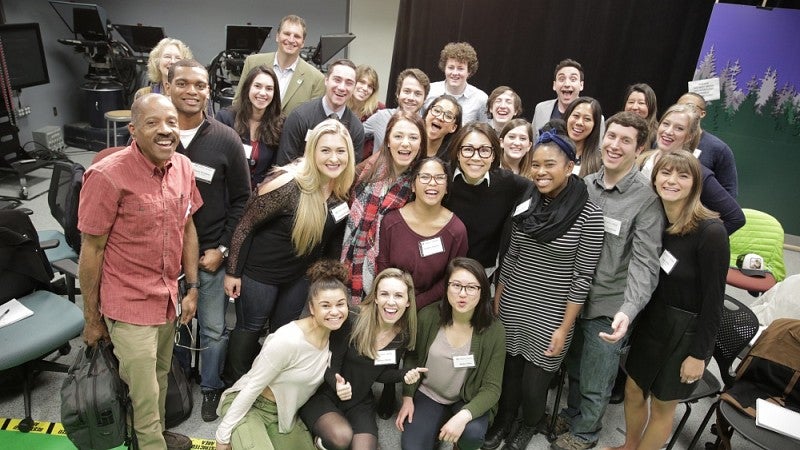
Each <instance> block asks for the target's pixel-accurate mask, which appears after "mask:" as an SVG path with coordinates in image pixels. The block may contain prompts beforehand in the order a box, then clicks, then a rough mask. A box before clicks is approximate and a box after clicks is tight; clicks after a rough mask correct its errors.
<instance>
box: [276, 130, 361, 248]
mask: <svg viewBox="0 0 800 450" xmlns="http://www.w3.org/2000/svg"><path fill="white" fill-rule="evenodd" d="M326 134H335V135H337V136H340V137H341V138H342V139H344V142H345V147H346V148H347V165H346V166H345V169H344V171H343V172H342V173H341V174H340V175H339V176H338V177H336V178H335V179H334V180H332V181H333V189H332V190H331V195H332V196H334V197H335V198H337V199H339V200H346V199H347V193H348V191H349V190H350V186H351V185H352V184H353V178H355V152H354V150H353V141H352V140H351V139H350V133H349V132H348V131H347V128H345V126H344V125H343V124H342V123H341V122H339V121H338V120H335V119H327V120H324V121H322V122H321V123H320V124H319V125H317V126H316V127H314V129H313V130H311V133H310V135H309V138H308V141H307V142H306V149H305V152H304V154H303V156H304V157H303V160H302V161H301V162H300V163H299V164H300V165H299V167H297V168H296V171H295V176H294V177H295V181H296V182H297V186H298V187H299V188H300V201H299V203H298V205H297V211H295V215H294V225H293V226H292V244H293V245H294V248H295V251H296V252H297V254H298V255H300V256H302V255H306V254H308V253H309V252H311V250H312V249H313V248H314V246H316V245H317V244H319V243H320V241H322V231H323V230H324V229H325V220H326V216H327V214H328V208H327V202H326V200H325V195H324V194H323V186H322V183H323V180H322V174H320V172H319V169H318V168H317V164H316V162H315V158H314V157H315V153H316V150H317V144H318V143H319V140H320V138H321V137H322V136H324V135H326ZM288 167H290V166H288Z"/></svg>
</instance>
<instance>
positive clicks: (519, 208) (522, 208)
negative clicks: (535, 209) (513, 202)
mask: <svg viewBox="0 0 800 450" xmlns="http://www.w3.org/2000/svg"><path fill="white" fill-rule="evenodd" d="M530 207H531V199H527V200H525V201H524V202H522V203H520V204H519V205H517V209H515V210H514V217H517V216H518V215H520V214H522V213H524V212H525V211H527V210H528V208H530Z"/></svg>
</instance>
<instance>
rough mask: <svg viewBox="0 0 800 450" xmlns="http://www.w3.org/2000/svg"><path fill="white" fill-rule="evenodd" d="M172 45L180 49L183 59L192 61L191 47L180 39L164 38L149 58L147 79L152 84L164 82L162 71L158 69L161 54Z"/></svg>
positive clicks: (151, 51)
mask: <svg viewBox="0 0 800 450" xmlns="http://www.w3.org/2000/svg"><path fill="white" fill-rule="evenodd" d="M170 45H174V46H175V47H178V52H180V54H181V58H183V59H192V58H193V56H192V51H191V50H190V49H189V47H188V46H187V45H186V44H184V43H183V42H181V41H180V40H178V39H172V38H164V39H162V40H160V41H158V44H156V46H155V47H153V49H152V50H150V56H149V57H148V58H147V79H149V80H150V81H151V82H152V83H161V82H163V81H164V80H163V79H162V78H161V77H162V76H161V69H159V68H158V62H159V60H160V59H161V54H162V53H164V50H165V49H166V48H167V47H169V46H170Z"/></svg>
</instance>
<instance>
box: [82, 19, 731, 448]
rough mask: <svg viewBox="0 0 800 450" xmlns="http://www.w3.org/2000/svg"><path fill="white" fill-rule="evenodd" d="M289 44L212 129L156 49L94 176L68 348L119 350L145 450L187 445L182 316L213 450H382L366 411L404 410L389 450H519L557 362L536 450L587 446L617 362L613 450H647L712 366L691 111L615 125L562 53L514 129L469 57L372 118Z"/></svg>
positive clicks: (719, 280) (342, 82) (364, 87)
mask: <svg viewBox="0 0 800 450" xmlns="http://www.w3.org/2000/svg"><path fill="white" fill-rule="evenodd" d="M305 37H306V25H305V22H304V21H303V19H302V18H300V17H297V16H293V15H290V16H287V17H284V18H283V19H282V21H281V23H280V25H279V27H278V32H277V35H276V42H277V44H278V49H277V51H276V52H275V53H268V54H256V55H251V56H249V57H248V58H247V59H246V61H245V64H244V69H243V72H242V76H241V80H240V83H239V86H238V88H237V91H236V96H235V99H234V103H233V105H232V106H231V107H229V108H224V109H222V110H220V111H219V112H217V114H216V118H212V117H211V116H210V114H209V107H208V96H209V79H208V72H207V71H206V69H205V67H204V66H203V65H202V64H200V63H199V62H197V61H195V60H193V59H191V52H190V51H189V49H188V47H187V46H186V45H184V44H183V43H182V42H180V41H178V40H175V39H169V38H168V39H165V40H163V41H162V42H161V43H159V45H158V46H156V47H155V48H154V49H153V51H152V52H151V54H150V63H149V71H148V73H149V75H150V79H151V81H152V85H151V86H149V87H146V88H143V90H142V91H141V92H140V93H137V98H136V100H135V101H134V103H133V106H132V108H131V110H132V114H131V116H132V121H131V124H130V125H129V128H130V131H131V134H132V137H133V141H132V143H131V145H130V146H129V147H126V148H125V149H123V150H120V151H118V152H116V153H114V154H112V155H110V156H107V157H105V158H104V159H102V160H101V161H99V162H97V163H96V164H93V165H92V166H91V167H90V168H89V169H88V170H87V172H86V175H85V181H84V187H83V190H82V194H81V201H80V208H79V228H80V230H81V231H82V233H83V236H84V244H83V250H82V252H81V256H80V258H81V260H80V281H81V288H82V292H83V298H84V311H85V317H86V328H85V330H84V339H85V340H86V342H87V343H88V344H89V345H94V344H95V343H96V342H97V341H98V340H100V339H110V340H111V341H112V342H113V344H114V348H115V354H116V355H117V357H118V358H119V360H120V375H121V377H122V379H123V380H124V381H125V382H126V383H128V385H129V387H130V395H131V399H132V401H133V407H134V423H133V425H134V429H135V431H136V433H137V436H138V437H139V444H140V447H141V448H143V449H150V448H153V449H155V448H159V449H163V448H169V449H177V448H188V447H187V446H186V445H187V442H188V438H186V437H185V436H181V435H179V434H176V433H172V432H169V431H165V430H164V402H165V394H166V378H167V373H168V371H169V368H170V361H171V358H172V356H173V339H174V336H175V333H176V328H177V329H180V328H181V327H182V326H184V325H185V324H188V323H189V322H190V321H191V319H192V318H193V317H194V316H195V314H196V315H197V319H198V331H199V342H198V343H197V347H198V348H200V349H201V351H200V387H201V391H202V393H203V403H202V406H201V416H202V418H203V420H205V421H209V422H210V421H215V420H217V419H218V415H221V416H222V417H221V420H220V423H219V427H218V429H217V432H216V440H217V448H218V449H228V448H234V449H236V448H267V449H269V448H279V449H280V448H292V449H302V448H309V449H313V448H315V447H316V448H327V449H347V448H352V449H375V448H377V447H378V438H377V422H376V416H377V417H381V418H389V417H391V416H392V415H393V414H394V413H395V412H396V413H397V415H396V421H395V424H396V426H397V428H398V429H399V430H400V431H402V439H401V442H402V447H403V448H405V449H426V448H434V447H435V443H436V441H437V440H439V441H446V442H453V443H457V445H458V448H460V449H462V450H466V449H478V448H487V449H493V448H497V447H499V445H500V444H501V443H502V442H505V448H509V449H524V448H525V447H526V446H527V444H528V442H529V441H530V440H531V438H532V436H533V435H534V434H536V433H537V432H538V431H539V430H540V429H541V427H542V423H544V422H545V405H546V400H547V392H548V388H549V386H550V384H551V381H552V379H553V376H554V375H555V373H556V372H557V371H558V370H559V368H560V367H562V366H563V367H565V368H566V370H567V372H568V374H569V395H568V401H567V408H565V409H564V410H563V411H560V412H557V411H554V414H558V417H557V426H558V428H559V429H560V431H561V433H560V436H559V438H558V439H557V440H556V441H555V442H553V443H552V447H553V448H554V449H582V448H591V447H594V446H595V445H596V444H597V441H598V435H599V432H600V429H601V427H602V417H603V414H604V413H605V410H606V407H607V406H608V404H609V400H610V397H611V390H612V386H613V385H614V382H615V379H616V378H617V374H618V366H619V361H620V359H619V355H620V353H621V351H622V350H623V348H624V347H625V346H626V345H628V344H630V346H631V349H630V352H629V355H628V357H627V363H626V366H625V373H623V376H625V375H627V381H626V384H625V394H626V395H625V409H626V422H627V423H626V425H627V435H626V441H625V444H624V448H642V449H644V448H660V447H661V446H662V444H663V443H664V442H665V441H666V439H667V437H668V435H669V433H670V430H671V424H672V417H673V415H674V410H675V406H676V404H677V401H678V400H679V399H680V398H682V397H683V396H685V395H686V394H687V393H688V392H691V390H692V389H693V386H694V383H695V382H696V381H697V380H698V379H699V378H700V376H701V374H702V372H703V370H704V368H705V365H706V364H707V362H708V360H709V358H710V356H711V353H712V351H713V344H714V339H715V334H716V329H717V327H718V324H719V319H720V315H721V307H722V299H723V292H724V284H725V282H724V280H725V272H726V270H727V265H728V253H729V250H728V241H727V236H728V234H730V233H732V232H733V231H735V230H736V229H737V228H739V227H741V226H742V225H743V224H744V216H743V214H742V211H741V209H740V208H739V206H738V204H737V203H736V200H735V197H736V194H737V180H736V170H735V164H734V163H733V156H732V152H731V151H730V148H728V147H727V146H726V145H725V144H724V143H723V142H722V141H720V140H719V139H718V138H716V137H714V136H712V135H710V134H709V133H708V132H705V131H703V130H702V129H701V128H700V120H701V119H702V117H703V115H704V114H705V107H706V105H705V101H704V100H703V98H702V97H700V96H698V95H696V94H692V93H688V94H686V95H684V96H682V97H681V98H680V100H679V101H678V104H676V105H673V106H671V107H670V108H668V109H667V111H666V112H665V113H664V114H663V115H662V116H661V118H660V120H656V115H657V106H656V97H655V94H654V93H653V90H652V89H651V88H650V87H649V86H647V85H646V84H636V85H633V86H631V87H630V88H629V89H628V92H627V93H626V95H625V99H624V102H623V104H622V105H621V106H622V109H623V110H622V111H621V112H618V113H616V114H614V115H612V116H611V117H609V118H608V119H606V118H605V117H604V116H603V114H602V111H601V106H600V104H599V102H598V101H597V100H595V99H593V98H591V97H585V96H581V95H580V94H581V91H582V90H583V86H584V72H583V69H582V67H581V65H580V64H579V63H577V62H576V61H573V60H569V59H568V60H564V61H562V62H561V63H559V64H558V65H557V67H556V69H555V72H554V81H553V90H554V91H555V93H556V96H557V98H556V99H554V100H549V101H544V102H542V103H540V104H538V105H537V106H536V108H535V113H534V116H533V122H532V123H531V122H528V121H527V120H525V119H523V118H521V117H520V115H521V113H522V111H523V109H522V101H521V99H520V97H519V95H518V94H516V93H515V92H514V91H513V89H511V88H510V87H508V86H500V87H498V88H497V89H495V90H494V91H492V92H491V94H490V95H487V94H486V93H485V92H483V91H482V90H480V89H479V88H477V87H475V86H473V85H471V84H469V82H468V80H469V78H470V77H471V76H472V75H473V74H474V73H475V72H476V70H477V68H478V59H477V54H476V52H475V50H474V49H473V48H472V46H470V45H469V44H468V43H463V42H461V43H450V44H447V45H446V46H445V47H444V49H443V50H442V52H441V58H440V61H439V67H440V68H441V69H442V71H443V72H444V75H445V79H444V80H443V81H440V82H435V83H431V82H430V80H429V78H428V76H427V75H426V74H425V73H423V72H422V71H421V70H419V69H415V68H410V69H406V70H404V71H402V72H401V73H400V74H399V76H398V78H397V80H396V89H395V97H396V100H397V104H398V107H397V108H396V109H386V108H385V106H384V105H383V104H382V103H380V102H378V101H377V92H378V89H379V85H378V77H377V74H376V73H375V71H374V69H372V68H370V67H369V66H365V65H362V66H356V65H355V64H353V63H352V62H351V61H349V60H336V61H334V62H332V63H331V64H330V65H329V66H328V70H327V73H326V74H325V75H323V74H322V73H320V72H319V71H317V70H316V69H315V68H313V67H312V66H310V65H308V64H307V63H305V62H304V61H303V60H302V59H301V58H299V52H300V49H301V48H302V47H303V44H304V40H305ZM180 273H183V274H184V276H185V293H184V294H183V295H182V296H179V293H178V285H177V281H176V280H177V278H178V275H179V274H180ZM229 299H232V301H233V303H234V306H235V310H236V325H235V327H234V328H233V329H232V330H227V329H226V326H225V314H226V308H227V305H228V304H229ZM634 323H635V324H636V326H634ZM265 329H266V330H267V332H268V334H267V337H266V339H265V340H264V342H263V344H262V343H261V338H262V336H263V334H264V330H265ZM178 354H179V353H178V352H176V355H178ZM376 382H378V383H383V390H382V394H381V397H380V399H379V400H377V399H376V398H374V397H373V394H372V388H373V384H374V383H376ZM397 383H400V384H402V385H403V388H402V402H401V404H400V407H399V410H397V407H396V404H397V403H396V387H395V384H397ZM648 399H649V403H648ZM648 409H649V411H650V413H649V415H648V414H647V411H648ZM520 411H521V414H520ZM188 445H189V447H190V446H191V442H188Z"/></svg>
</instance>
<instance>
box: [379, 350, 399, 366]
mask: <svg viewBox="0 0 800 450" xmlns="http://www.w3.org/2000/svg"><path fill="white" fill-rule="evenodd" d="M395 356H396V350H380V351H378V357H377V358H375V365H376V366H388V365H390V364H394V363H395V362H397V360H396V359H395Z"/></svg>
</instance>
